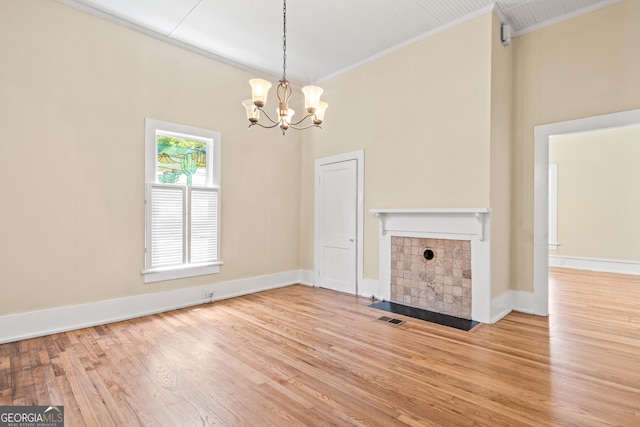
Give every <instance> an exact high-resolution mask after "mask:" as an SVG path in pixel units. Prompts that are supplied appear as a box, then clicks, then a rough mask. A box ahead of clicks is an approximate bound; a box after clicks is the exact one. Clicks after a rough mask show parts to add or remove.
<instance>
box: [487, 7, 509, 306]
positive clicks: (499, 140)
mask: <svg viewBox="0 0 640 427" xmlns="http://www.w3.org/2000/svg"><path fill="white" fill-rule="evenodd" d="M512 52H513V48H512V46H503V45H502V42H501V38H500V21H499V20H498V18H497V17H495V16H494V17H493V21H492V31H491V169H490V174H491V179H490V184H491V204H490V206H491V209H492V212H491V294H492V296H493V297H496V296H498V295H501V294H502V293H504V292H507V291H508V290H509V287H510V285H511V109H512V97H513V91H512V87H513V82H512V78H511V76H512V65H513V53H512Z"/></svg>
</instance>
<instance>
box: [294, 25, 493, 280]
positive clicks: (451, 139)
mask: <svg viewBox="0 0 640 427" xmlns="http://www.w3.org/2000/svg"><path fill="white" fill-rule="evenodd" d="M491 26H492V15H491V14H487V15H485V16H482V17H479V18H476V19H473V20H471V21H469V22H467V23H464V24H462V25H460V26H457V27H455V28H453V29H450V30H447V31H445V32H442V33H440V34H437V35H435V36H433V37H430V38H427V39H425V40H422V41H420V42H418V43H416V44H414V45H411V46H409V47H406V48H404V49H401V50H399V51H396V52H394V53H392V54H390V55H387V56H385V57H383V58H380V59H378V60H376V61H373V62H371V63H368V64H366V65H364V66H362V67H359V68H357V69H355V70H353V71H350V72H348V73H345V74H343V75H340V76H339V77H336V78H334V79H332V80H330V81H328V82H326V83H324V84H323V87H324V89H325V94H326V100H327V102H328V103H329V109H328V111H327V121H326V122H327V123H326V126H324V130H323V131H322V132H311V133H307V134H305V136H304V140H303V147H302V175H301V181H302V195H301V210H300V212H301V229H300V231H301V232H300V239H301V240H300V242H301V243H300V247H301V266H302V268H304V269H306V270H312V269H313V191H314V188H313V182H314V180H313V176H314V159H316V158H320V157H325V156H328V155H334V154H339V153H344V152H349V151H353V150H358V149H364V150H365V164H366V166H365V190H364V191H365V196H364V204H365V206H364V208H365V221H364V229H365V230H364V233H365V235H364V247H365V253H364V275H365V277H367V278H371V279H377V278H378V220H377V219H376V218H375V217H374V216H373V215H372V214H370V213H369V210H370V209H374V208H430V207H488V206H489V204H490V190H489V186H490V173H489V166H490V152H489V144H490V122H489V119H490V114H491V110H490V104H491V88H490V85H489V84H487V82H488V81H489V80H490V75H491V66H492V64H491V42H490V37H491Z"/></svg>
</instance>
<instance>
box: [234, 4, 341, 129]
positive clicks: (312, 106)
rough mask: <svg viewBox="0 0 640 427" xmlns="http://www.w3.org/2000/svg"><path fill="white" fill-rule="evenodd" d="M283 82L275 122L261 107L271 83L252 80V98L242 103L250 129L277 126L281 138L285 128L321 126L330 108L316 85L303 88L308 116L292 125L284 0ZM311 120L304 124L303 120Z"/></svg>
mask: <svg viewBox="0 0 640 427" xmlns="http://www.w3.org/2000/svg"><path fill="white" fill-rule="evenodd" d="M282 21H283V30H282V52H283V55H282V79H281V80H280V81H279V82H278V87H277V88H276V95H277V96H278V101H279V103H280V105H279V106H278V108H277V110H276V111H277V113H278V119H277V120H274V119H272V118H271V117H269V115H268V114H267V112H266V111H265V110H264V106H265V104H266V103H267V94H268V92H269V89H270V88H271V83H269V82H268V81H266V80H262V79H251V80H249V84H250V85H251V99H246V100H245V101H243V102H242V105H243V106H244V107H245V108H246V110H247V118H248V119H249V127H251V126H255V125H258V126H260V127H263V128H267V129H269V128H274V127H276V126H279V127H280V129H281V130H282V134H283V135H284V134H285V132H286V131H287V129H289V128H293V129H298V130H302V129H308V128H310V127H320V125H321V124H322V121H323V120H324V113H325V111H326V109H327V107H328V106H329V105H328V104H327V103H326V102H323V101H320V95H322V92H323V91H324V90H323V89H322V88H321V87H318V86H305V87H303V88H302V93H304V106H305V109H306V111H307V114H306V115H305V116H304V117H303V118H302V119H300V120H299V121H297V122H293V121H292V120H293V115H294V114H295V111H293V110H292V109H291V108H289V98H291V94H292V89H291V86H290V85H289V81H288V80H287V1H286V0H284V2H283V6H282ZM261 113H262V115H263V116H264V117H266V118H267V120H269V122H271V123H267V124H266V125H265V124H262V123H259V120H260V114H261ZM307 119H310V121H307V122H306V123H303V122H304V121H305V120H307Z"/></svg>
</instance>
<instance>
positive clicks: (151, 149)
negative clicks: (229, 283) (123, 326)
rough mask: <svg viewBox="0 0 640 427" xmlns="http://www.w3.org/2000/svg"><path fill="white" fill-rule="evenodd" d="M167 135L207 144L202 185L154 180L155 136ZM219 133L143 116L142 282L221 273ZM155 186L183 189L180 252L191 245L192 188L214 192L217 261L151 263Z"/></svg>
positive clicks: (155, 165)
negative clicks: (154, 264)
mask: <svg viewBox="0 0 640 427" xmlns="http://www.w3.org/2000/svg"><path fill="white" fill-rule="evenodd" d="M159 134H161V135H167V136H176V137H179V138H186V139H191V140H198V141H202V142H206V143H207V154H206V156H207V176H206V184H205V186H191V187H188V186H187V185H184V184H163V183H161V182H159V181H158V180H157V158H158V148H157V136H158V135H159ZM220 146H221V136H220V132H217V131H212V130H208V129H202V128H197V127H193V126H187V125H181V124H177V123H171V122H166V121H161V120H155V119H150V118H146V119H145V239H144V269H143V270H142V275H143V277H144V282H145V283H152V282H159V281H165V280H173V279H181V278H186V277H193V276H201V275H206V274H216V273H219V272H220V266H221V265H222V264H223V262H222V261H221V256H220V204H221V203H220V200H221V191H220V163H221V162H220V152H221V149H220ZM154 187H160V188H163V187H165V188H166V187H178V188H183V194H184V197H183V200H184V202H183V218H184V219H183V234H182V237H183V240H182V241H183V252H185V253H187V252H189V250H190V249H187V247H190V246H191V245H192V242H191V233H190V229H189V227H190V225H188V224H189V223H190V222H191V205H190V203H191V191H192V189H194V190H196V191H198V190H199V189H206V190H208V191H211V190H213V191H215V192H216V193H217V204H216V219H215V222H216V227H217V230H216V238H217V241H216V253H217V260H215V261H210V262H202V263H191V262H189V259H187V258H186V256H185V257H183V263H182V264H178V265H172V266H164V267H150V266H151V238H152V230H151V226H152V221H151V214H152V212H151V206H152V203H153V202H152V200H151V190H152V188H154Z"/></svg>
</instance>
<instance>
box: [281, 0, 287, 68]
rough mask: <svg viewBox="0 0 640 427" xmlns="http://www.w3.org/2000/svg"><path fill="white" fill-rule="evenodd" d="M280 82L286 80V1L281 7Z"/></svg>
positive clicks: (285, 0)
mask: <svg viewBox="0 0 640 427" xmlns="http://www.w3.org/2000/svg"><path fill="white" fill-rule="evenodd" d="M282 22H283V24H282V80H287V0H284V2H283V5H282Z"/></svg>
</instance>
